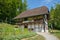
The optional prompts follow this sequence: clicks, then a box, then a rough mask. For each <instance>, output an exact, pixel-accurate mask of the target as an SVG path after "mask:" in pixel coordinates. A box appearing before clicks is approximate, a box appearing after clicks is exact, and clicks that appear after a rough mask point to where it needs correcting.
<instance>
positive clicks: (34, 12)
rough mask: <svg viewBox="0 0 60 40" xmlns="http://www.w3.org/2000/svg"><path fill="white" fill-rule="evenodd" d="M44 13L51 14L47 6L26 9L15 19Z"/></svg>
mask: <svg viewBox="0 0 60 40" xmlns="http://www.w3.org/2000/svg"><path fill="white" fill-rule="evenodd" d="M43 14H49V13H48V8H47V7H46V6H42V7H38V8H35V9H31V10H27V11H24V12H22V13H21V14H20V15H18V16H16V17H15V18H14V19H17V18H25V17H31V16H37V15H43Z"/></svg>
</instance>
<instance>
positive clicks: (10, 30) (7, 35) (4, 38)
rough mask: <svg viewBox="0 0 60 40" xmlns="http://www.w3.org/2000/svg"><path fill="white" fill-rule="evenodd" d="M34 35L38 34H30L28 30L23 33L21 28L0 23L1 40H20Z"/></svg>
mask: <svg viewBox="0 0 60 40" xmlns="http://www.w3.org/2000/svg"><path fill="white" fill-rule="evenodd" d="M34 35H36V33H33V32H29V31H28V29H24V31H21V28H15V25H10V24H7V23H0V40H20V39H22V38H27V37H31V36H34Z"/></svg>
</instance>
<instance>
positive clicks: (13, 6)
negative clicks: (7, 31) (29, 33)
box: [0, 0, 27, 23]
mask: <svg viewBox="0 0 60 40" xmlns="http://www.w3.org/2000/svg"><path fill="white" fill-rule="evenodd" d="M25 10H27V3H26V0H25V1H24V2H22V0H0V22H2V21H3V22H8V23H10V22H11V20H12V19H13V18H14V17H16V16H17V15H18V14H20V13H21V12H23V11H25Z"/></svg>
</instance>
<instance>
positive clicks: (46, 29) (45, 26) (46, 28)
mask: <svg viewBox="0 0 60 40" xmlns="http://www.w3.org/2000/svg"><path fill="white" fill-rule="evenodd" d="M44 30H45V32H48V23H47V15H46V14H45V15H44Z"/></svg>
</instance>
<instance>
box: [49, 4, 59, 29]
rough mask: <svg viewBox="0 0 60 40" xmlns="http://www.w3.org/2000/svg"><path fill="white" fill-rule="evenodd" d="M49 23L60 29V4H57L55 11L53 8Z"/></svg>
mask: <svg viewBox="0 0 60 40" xmlns="http://www.w3.org/2000/svg"><path fill="white" fill-rule="evenodd" d="M49 23H50V24H52V26H53V27H54V28H55V29H60V4H56V8H55V9H53V8H51V11H50V20H49Z"/></svg>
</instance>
